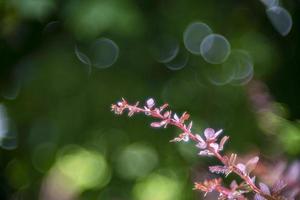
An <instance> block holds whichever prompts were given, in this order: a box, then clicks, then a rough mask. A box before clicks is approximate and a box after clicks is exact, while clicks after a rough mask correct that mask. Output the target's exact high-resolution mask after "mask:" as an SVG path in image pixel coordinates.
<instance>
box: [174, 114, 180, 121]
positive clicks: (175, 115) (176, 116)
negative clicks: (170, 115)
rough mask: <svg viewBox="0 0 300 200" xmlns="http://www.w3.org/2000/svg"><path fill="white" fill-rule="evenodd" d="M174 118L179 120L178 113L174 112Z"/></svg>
mask: <svg viewBox="0 0 300 200" xmlns="http://www.w3.org/2000/svg"><path fill="white" fill-rule="evenodd" d="M174 120H175V121H176V122H179V117H178V115H177V114H176V113H175V114H174Z"/></svg>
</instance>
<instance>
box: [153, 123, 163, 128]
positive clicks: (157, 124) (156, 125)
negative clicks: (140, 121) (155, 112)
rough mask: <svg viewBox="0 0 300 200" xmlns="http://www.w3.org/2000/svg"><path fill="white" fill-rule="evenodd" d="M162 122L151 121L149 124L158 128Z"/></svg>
mask: <svg viewBox="0 0 300 200" xmlns="http://www.w3.org/2000/svg"><path fill="white" fill-rule="evenodd" d="M163 125H164V124H162V123H161V122H152V123H151V124H150V126H151V127H153V128H159V127H162V126H163Z"/></svg>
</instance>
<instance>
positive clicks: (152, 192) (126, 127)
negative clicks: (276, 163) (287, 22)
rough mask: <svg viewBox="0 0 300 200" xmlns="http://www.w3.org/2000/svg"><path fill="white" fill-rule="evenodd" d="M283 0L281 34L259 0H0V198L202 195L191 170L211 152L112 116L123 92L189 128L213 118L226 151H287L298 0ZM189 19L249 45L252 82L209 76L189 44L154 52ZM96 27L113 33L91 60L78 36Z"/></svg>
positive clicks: (90, 36)
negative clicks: (113, 52) (101, 64)
mask: <svg viewBox="0 0 300 200" xmlns="http://www.w3.org/2000/svg"><path fill="white" fill-rule="evenodd" d="M281 3H282V6H284V7H285V8H286V9H287V10H288V11H289V12H290V14H291V16H292V18H293V22H294V23H293V27H292V30H291V32H290V34H289V35H288V36H286V37H282V36H281V35H280V34H278V33H277V32H276V30H275V29H274V28H273V26H272V24H271V23H270V21H269V20H268V18H267V16H266V12H265V7H264V5H263V4H262V3H261V2H260V1H259V0H255V1H246V0H243V1H241V0H240V1H237V0H227V1H217V0H206V1H204V0H185V1H171V0H160V1H159V0H144V1H140V0H84V1H83V0H81V1H80V0H73V1H71V0H65V1H58V0H0V24H1V27H0V52H1V54H0V58H1V60H0V92H1V97H0V112H1V113H0V129H1V130H0V132H1V134H0V136H1V137H0V140H1V149H0V199H47V200H52V199H56V200H57V199H96V200H102V199H104V200H105V199H109V200H131V199H134V200H150V199H151V200H177V199H178V200H181V199H182V200H185V199H186V200H188V199H201V198H202V194H199V193H198V192H195V191H193V190H192V187H193V181H196V180H203V179H204V178H205V177H207V172H208V170H207V166H208V163H210V164H211V163H214V159H206V158H200V157H198V156H197V149H196V148H195V147H194V145H192V144H190V143H184V144H173V143H169V140H170V139H172V138H173V137H174V136H175V135H176V134H178V131H177V130H175V129H173V128H168V129H153V128H150V127H149V123H150V122H151V119H148V118H146V117H145V116H134V119H133V118H130V119H129V118H128V117H126V116H115V115H114V114H113V113H112V112H110V105H111V104H112V103H115V102H117V101H118V100H119V99H120V98H121V97H124V98H126V99H127V100H128V101H129V102H131V103H135V102H136V101H141V102H144V101H145V100H146V99H147V98H149V97H153V98H154V99H156V101H157V103H158V104H162V103H164V102H168V103H169V104H170V106H171V108H172V110H174V111H176V112H178V113H181V112H183V111H188V112H189V113H190V114H191V116H192V119H193V121H194V131H195V132H199V133H201V132H202V131H203V130H204V128H206V127H213V128H216V129H218V128H223V129H224V133H225V134H226V135H229V136H230V138H231V139H230V142H229V144H228V145H227V146H226V150H227V151H235V152H239V154H241V155H242V154H245V153H247V152H256V153H257V152H259V153H260V155H262V156H263V157H265V158H267V159H274V158H278V157H285V158H286V159H288V160H292V159H296V158H298V157H299V155H300V145H299V143H300V123H299V121H298V119H299V118H300V104H299V102H300V95H299V86H300V78H299V74H300V68H299V61H300V56H299V52H300V49H299V48H300V42H299V39H300V32H299V28H300V27H299V21H300V19H299V18H300V15H299V13H300V2H299V1H298V0H290V1H287V0H286V1H282V2H281ZM195 21H202V22H204V23H206V24H208V25H209V26H210V27H211V28H212V29H213V30H214V32H217V33H220V34H222V35H224V36H225V37H226V38H227V39H228V41H229V42H230V44H231V47H232V49H243V50H245V51H247V52H249V54H250V55H251V57H252V59H253V63H254V77H253V80H252V81H250V82H248V83H247V84H243V85H232V84H227V85H224V86H217V85H214V84H212V83H211V82H209V81H208V80H207V78H206V77H205V74H206V73H205V72H206V70H208V69H210V68H212V67H216V66H214V65H211V64H209V63H207V62H205V61H204V60H203V59H202V58H201V57H200V56H196V55H192V54H190V55H189V60H188V63H187V64H186V66H185V67H184V68H183V69H181V70H170V69H168V68H167V67H166V66H165V65H164V64H162V63H159V62H157V61H156V60H155V59H154V58H153V53H152V50H151V47H152V46H153V44H154V42H153V41H156V40H157V38H162V37H164V36H165V35H169V36H172V37H174V38H176V40H178V41H179V42H180V47H181V49H184V46H183V44H182V37H183V32H184V30H185V29H186V27H187V26H188V25H189V24H190V23H192V22H195ZM103 37H105V38H109V39H111V40H112V41H114V42H115V44H116V45H117V46H118V49H119V52H118V57H117V60H116V62H115V63H114V64H113V65H112V66H111V67H109V68H105V69H99V68H96V67H92V69H91V73H89V72H88V71H89V70H90V69H89V67H90V66H89V64H90V63H89V62H88V61H87V62H86V63H83V62H82V60H81V61H80V60H79V59H78V55H77V56H76V53H75V51H76V45H79V44H80V45H81V44H83V46H84V44H89V43H90V42H91V41H94V40H96V39H97V38H103ZM84 61H86V60H84ZM87 63H88V64H87Z"/></svg>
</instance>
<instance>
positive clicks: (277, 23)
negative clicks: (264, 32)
mask: <svg viewBox="0 0 300 200" xmlns="http://www.w3.org/2000/svg"><path fill="white" fill-rule="evenodd" d="M266 12H267V16H268V17H269V19H270V21H271V23H272V25H273V26H274V28H275V29H276V30H277V31H278V32H279V33H280V34H281V35H282V36H286V35H287V34H289V32H290V31H291V29H292V24H293V21H292V17H291V15H290V13H289V12H288V11H287V10H286V9H284V8H282V7H280V6H273V7H271V8H269V9H267V11H266Z"/></svg>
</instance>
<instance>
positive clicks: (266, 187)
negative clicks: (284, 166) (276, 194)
mask: <svg viewBox="0 0 300 200" xmlns="http://www.w3.org/2000/svg"><path fill="white" fill-rule="evenodd" d="M259 188H260V189H261V191H262V192H263V193H265V194H268V195H270V194H271V192H270V189H269V187H268V186H267V185H266V184H264V183H259Z"/></svg>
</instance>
